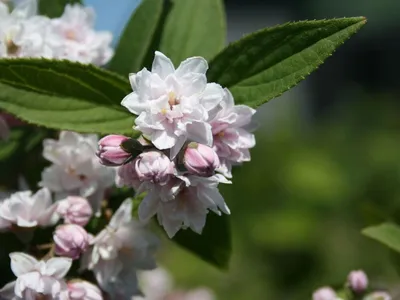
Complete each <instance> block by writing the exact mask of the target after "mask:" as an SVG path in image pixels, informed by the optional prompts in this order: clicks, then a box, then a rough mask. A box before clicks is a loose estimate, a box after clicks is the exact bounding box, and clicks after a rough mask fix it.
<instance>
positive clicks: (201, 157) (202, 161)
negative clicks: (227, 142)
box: [183, 143, 220, 177]
mask: <svg viewBox="0 0 400 300" xmlns="http://www.w3.org/2000/svg"><path fill="white" fill-rule="evenodd" d="M183 163H184V165H185V167H186V169H187V170H188V171H189V173H191V174H195V175H199V176H204V177H210V176H212V175H213V174H214V172H215V169H216V168H218V167H219V164H220V163H219V158H218V155H217V153H215V151H214V150H213V149H212V148H210V147H208V146H205V145H202V144H198V143H190V144H189V145H188V146H187V148H186V150H185V155H184V159H183Z"/></svg>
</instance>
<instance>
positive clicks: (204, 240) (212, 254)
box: [172, 213, 232, 269]
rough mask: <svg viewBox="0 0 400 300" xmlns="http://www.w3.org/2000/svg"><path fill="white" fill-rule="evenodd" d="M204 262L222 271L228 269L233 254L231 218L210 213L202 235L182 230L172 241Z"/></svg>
mask: <svg viewBox="0 0 400 300" xmlns="http://www.w3.org/2000/svg"><path fill="white" fill-rule="evenodd" d="M172 240H173V241H174V242H176V243H178V244H179V245H180V246H182V247H183V248H185V249H187V250H189V251H191V252H192V253H193V254H195V255H197V256H198V257H200V258H201V259H203V260H204V261H206V262H208V263H210V264H212V265H214V266H216V267H217V268H220V269H228V267H229V260H230V257H231V252H232V245H231V232H230V224H229V216H227V215H222V216H218V215H216V214H214V213H210V214H208V216H207V222H206V226H205V227H204V229H203V233H202V234H201V235H199V234H197V233H195V232H193V231H191V230H190V229H188V230H180V231H179V232H178V233H177V234H176V235H175V237H174V238H173V239H172Z"/></svg>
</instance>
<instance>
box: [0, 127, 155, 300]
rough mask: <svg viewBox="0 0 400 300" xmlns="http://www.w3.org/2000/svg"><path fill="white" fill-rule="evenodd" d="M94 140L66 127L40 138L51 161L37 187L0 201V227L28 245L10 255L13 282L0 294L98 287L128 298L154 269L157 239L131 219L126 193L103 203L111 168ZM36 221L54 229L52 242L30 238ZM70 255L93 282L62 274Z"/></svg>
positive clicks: (91, 295)
mask: <svg viewBox="0 0 400 300" xmlns="http://www.w3.org/2000/svg"><path fill="white" fill-rule="evenodd" d="M97 142H98V139H97V136H95V135H80V134H78V133H74V132H66V131H65V132H61V133H60V136H59V139H58V140H53V139H46V140H44V142H43V156H44V157H45V158H46V159H47V160H49V161H50V162H52V165H50V166H49V167H47V168H45V170H44V171H43V173H42V180H41V181H40V182H39V185H40V186H41V187H42V188H41V189H40V190H39V191H37V192H36V193H34V194H33V193H32V192H31V191H22V192H16V193H11V194H10V195H8V196H7V197H6V198H4V199H3V200H2V201H1V202H0V231H9V232H13V233H15V234H16V235H17V237H18V238H19V239H20V240H21V241H22V242H23V243H25V244H26V245H27V246H28V245H30V246H29V247H27V249H30V250H28V251H29V254H26V253H19V252H17V253H11V255H10V258H11V268H12V270H13V272H14V274H15V275H16V276H17V280H16V281H15V282H11V283H9V284H7V285H6V286H4V287H3V288H2V289H1V290H0V298H1V299H6V300H8V299H10V300H11V299H13V300H15V299H42V298H43V299H59V300H61V299H66V300H67V299H68V300H74V299H76V300H78V299H80V300H82V299H83V300H85V299H86V300H93V299H94V300H101V299H103V293H107V295H108V297H110V298H111V299H130V298H131V297H132V296H135V295H140V294H141V291H140V289H139V286H138V280H137V272H138V270H151V269H154V268H155V267H156V263H155V260H154V254H155V251H156V250H157V248H158V244H159V240H158V238H157V237H156V236H154V235H153V234H152V233H150V232H149V231H148V230H147V229H146V227H145V225H144V224H141V223H139V222H138V221H137V220H135V219H133V217H132V211H133V203H132V199H126V200H125V201H124V202H123V203H122V204H121V205H120V207H119V208H118V209H117V210H116V211H115V212H114V214H112V213H111V212H110V209H109V208H108V209H104V208H105V207H107V203H106V202H104V201H106V199H107V193H106V191H107V189H108V188H109V187H111V185H112V184H113V182H114V181H115V176H116V173H115V170H113V169H110V168H107V167H105V166H103V165H101V164H100V163H99V161H98V159H97V157H96V155H95V151H96V147H97ZM102 203H105V205H103V206H102V205H101V204H102ZM105 210H107V213H103V212H105ZM102 213H103V214H102ZM94 215H96V216H95V217H94ZM100 217H101V219H102V220H108V221H109V222H108V225H106V226H104V225H102V226H101V227H99V226H97V227H96V228H97V230H94V232H93V231H92V232H93V233H95V234H92V233H91V231H89V230H88V228H91V227H90V226H89V227H88V225H90V221H91V220H92V219H93V218H95V219H96V218H97V219H100ZM40 227H55V229H54V231H53V235H52V242H51V243H49V244H43V245H33V244H32V237H33V233H34V231H35V230H37V229H39V228H40ZM101 229H102V230H101ZM99 230H100V231H99ZM98 231H99V232H98ZM96 233H97V234H96ZM43 250H45V251H47V252H46V253H44V254H43V253H42V251H43ZM31 254H33V255H34V256H31ZM37 258H39V259H37ZM73 260H76V261H79V262H80V268H79V269H80V271H81V272H86V271H91V272H93V274H94V277H95V281H96V284H97V285H98V286H99V287H98V286H97V285H95V284H93V283H90V282H87V281H83V280H81V279H78V278H72V279H71V278H69V276H68V270H69V268H70V267H71V263H72V261H73Z"/></svg>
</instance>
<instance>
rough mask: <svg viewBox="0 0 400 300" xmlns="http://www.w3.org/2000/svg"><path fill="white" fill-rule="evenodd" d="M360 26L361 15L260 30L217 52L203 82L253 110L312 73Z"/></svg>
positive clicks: (363, 22)
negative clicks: (218, 87)
mask: <svg viewBox="0 0 400 300" xmlns="http://www.w3.org/2000/svg"><path fill="white" fill-rule="evenodd" d="M365 23H366V19H365V18H364V17H356V18H342V19H331V20H320V21H301V22H295V23H288V24H284V25H280V26H276V27H272V28H267V29H263V30H261V31H258V32H256V33H253V34H250V35H248V36H246V37H244V38H242V39H241V40H239V41H237V42H235V43H233V44H231V45H230V46H228V47H227V48H225V50H223V51H222V52H221V53H220V54H218V56H217V57H216V58H215V59H213V60H212V61H211V63H210V69H209V71H208V73H207V78H208V80H209V81H211V82H218V83H219V84H221V85H222V86H224V87H228V88H229V89H230V90H231V92H232V94H233V95H234V97H235V102H236V103H243V104H247V105H249V106H252V107H258V106H260V105H261V104H263V103H265V102H267V101H268V100H270V99H272V98H275V97H277V96H279V95H281V94H282V93H283V92H285V91H287V90H288V89H290V88H291V87H293V86H295V85H296V84H297V83H299V82H300V81H301V80H303V79H304V78H305V77H306V76H307V75H309V74H310V73H311V72H313V71H314V70H316V69H317V68H318V66H319V65H321V64H322V63H323V62H324V61H325V60H326V59H327V58H328V57H329V56H330V55H332V53H333V52H334V51H335V49H336V48H337V47H339V46H340V45H341V44H343V43H344V42H345V41H346V40H347V39H348V38H349V37H350V36H352V35H353V34H355V33H356V32H357V31H358V30H359V29H360V28H361V27H362V26H363V25H364V24H365Z"/></svg>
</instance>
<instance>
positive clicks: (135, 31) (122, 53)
mask: <svg viewBox="0 0 400 300" xmlns="http://www.w3.org/2000/svg"><path fill="white" fill-rule="evenodd" d="M163 2H164V1H163V0H144V1H142V3H141V4H140V6H139V7H138V8H137V9H136V10H135V11H134V12H133V14H132V17H131V19H130V21H129V23H128V24H127V25H126V26H125V30H124V32H123V34H122V37H121V39H120V41H119V44H118V46H117V48H116V50H115V54H114V57H113V59H112V60H111V62H110V64H109V66H108V67H109V69H110V70H113V71H115V72H118V73H120V74H122V75H126V76H127V75H128V74H129V73H131V72H138V71H139V70H140V69H141V68H143V67H144V64H145V58H146V54H147V53H148V51H149V49H150V46H151V43H152V41H153V38H154V35H155V33H156V29H157V25H158V24H159V22H160V20H161V17H162V12H163Z"/></svg>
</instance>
